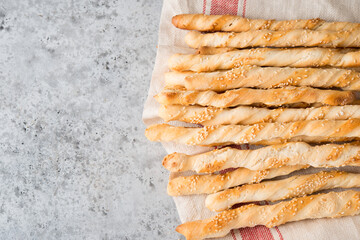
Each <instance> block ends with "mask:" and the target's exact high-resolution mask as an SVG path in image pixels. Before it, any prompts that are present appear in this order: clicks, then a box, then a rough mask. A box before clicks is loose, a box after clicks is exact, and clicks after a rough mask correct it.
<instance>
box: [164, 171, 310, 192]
mask: <svg viewBox="0 0 360 240" xmlns="http://www.w3.org/2000/svg"><path fill="white" fill-rule="evenodd" d="M306 167H307V166H300V165H296V166H284V167H279V168H272V169H265V170H260V171H252V170H249V169H246V168H238V169H235V170H233V171H230V172H227V173H222V174H209V175H192V176H181V177H177V178H173V179H171V180H170V181H169V184H168V187H167V192H168V194H169V195H171V196H181V195H192V194H203V193H215V192H218V191H221V190H224V189H228V188H230V187H234V186H239V185H242V184H245V183H258V182H261V181H262V180H264V179H271V178H274V177H278V176H283V175H287V174H289V173H292V172H294V171H297V170H300V169H303V168H306Z"/></svg>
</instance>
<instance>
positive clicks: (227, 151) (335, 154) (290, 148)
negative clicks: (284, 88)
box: [163, 142, 360, 173]
mask: <svg viewBox="0 0 360 240" xmlns="http://www.w3.org/2000/svg"><path fill="white" fill-rule="evenodd" d="M296 165H309V166H312V167H316V168H319V167H341V166H360V144H359V143H358V142H353V143H345V144H325V145H317V146H310V145H309V144H307V143H304V142H297V143H285V144H281V145H273V146H268V147H263V148H259V149H256V150H239V149H236V148H230V147H226V148H222V149H216V150H213V151H210V152H206V153H201V154H195V155H186V154H183V153H176V152H175V153H172V154H169V155H167V156H166V157H165V158H164V160H163V166H164V167H165V168H166V169H167V170H169V171H171V172H184V171H189V170H191V171H195V172H197V173H213V172H216V171H221V170H224V169H227V168H238V167H241V168H247V169H250V170H253V171H258V170H265V169H269V168H278V167H283V166H296Z"/></svg>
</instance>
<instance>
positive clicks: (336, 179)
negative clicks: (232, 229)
mask: <svg viewBox="0 0 360 240" xmlns="http://www.w3.org/2000/svg"><path fill="white" fill-rule="evenodd" d="M354 187H360V174H354V173H347V172H338V171H331V172H318V173H315V174H308V175H296V176H293V177H289V178H286V179H283V180H277V181H265V182H261V183H257V184H248V185H243V186H239V187H235V188H232V189H227V190H224V191H221V192H218V193H214V194H211V195H209V196H207V198H206V201H205V205H206V207H207V208H209V209H210V210H212V211H217V212H220V211H223V210H226V209H229V208H230V207H232V206H233V205H235V204H237V203H245V202H257V201H272V202H274V201H278V200H284V199H289V198H294V197H302V196H305V195H309V194H312V193H315V192H319V191H321V190H327V189H332V188H354Z"/></svg>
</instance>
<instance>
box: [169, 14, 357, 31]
mask: <svg viewBox="0 0 360 240" xmlns="http://www.w3.org/2000/svg"><path fill="white" fill-rule="evenodd" d="M172 23H173V24H174V26H175V27H177V28H181V29H187V30H198V31H201V32H215V31H224V32H244V31H250V30H261V29H269V30H275V31H281V30H292V29H311V30H329V31H352V30H358V29H360V24H358V23H350V22H325V21H324V20H322V19H319V18H316V19H298V20H285V21H277V20H264V19H248V18H242V17H240V16H231V15H203V14H180V15H177V16H174V17H173V18H172Z"/></svg>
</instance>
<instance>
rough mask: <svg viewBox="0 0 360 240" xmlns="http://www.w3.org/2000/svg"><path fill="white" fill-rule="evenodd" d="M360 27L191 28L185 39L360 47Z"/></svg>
mask: <svg viewBox="0 0 360 240" xmlns="http://www.w3.org/2000/svg"><path fill="white" fill-rule="evenodd" d="M359 33H360V30H358V31H338V32H333V31H313V30H303V29H294V30H286V31H271V30H266V29H264V30H257V31H250V32H241V33H234V32H231V33H228V32H216V33H200V32H197V31H191V32H189V33H188V34H187V35H186V37H185V42H186V44H187V45H188V46H189V47H192V48H200V47H230V48H247V47H359V46H360V38H359V37H358V36H359Z"/></svg>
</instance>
